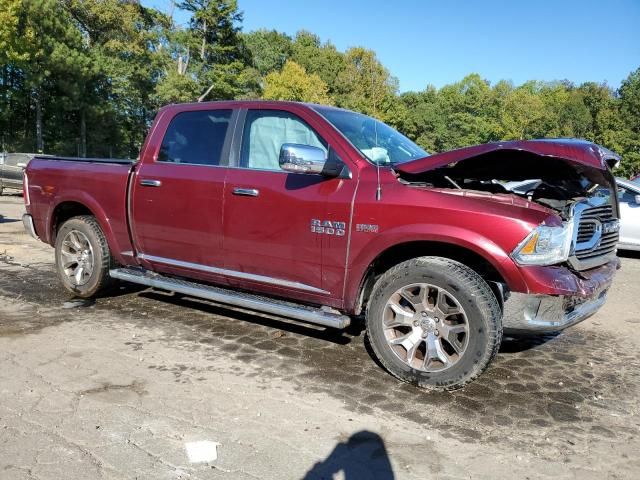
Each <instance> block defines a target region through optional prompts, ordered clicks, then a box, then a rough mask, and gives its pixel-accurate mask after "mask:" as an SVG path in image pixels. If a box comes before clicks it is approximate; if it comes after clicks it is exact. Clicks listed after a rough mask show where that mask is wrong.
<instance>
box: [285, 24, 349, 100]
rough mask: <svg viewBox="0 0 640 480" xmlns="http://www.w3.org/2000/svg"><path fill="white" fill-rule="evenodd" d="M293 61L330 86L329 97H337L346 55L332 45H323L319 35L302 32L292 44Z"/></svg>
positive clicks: (327, 43) (328, 43)
mask: <svg viewBox="0 0 640 480" xmlns="http://www.w3.org/2000/svg"><path fill="white" fill-rule="evenodd" d="M290 58H291V60H293V61H294V62H296V63H297V64H298V65H300V66H302V67H304V69H305V70H306V71H307V72H308V73H315V74H316V75H318V76H319V77H320V78H321V79H322V80H323V81H324V82H325V83H326V84H327V86H328V88H329V95H331V96H336V94H337V89H338V85H337V82H338V75H339V74H340V72H342V70H343V69H344V67H345V65H344V54H343V53H341V52H339V51H338V50H337V49H336V47H335V46H334V45H333V44H332V43H330V42H326V43H324V44H323V43H322V42H321V41H320V37H318V36H317V35H315V34H313V33H311V32H307V31H305V30H302V31H300V32H298V33H297V34H296V36H295V38H294V40H293V43H292V44H291V57H290Z"/></svg>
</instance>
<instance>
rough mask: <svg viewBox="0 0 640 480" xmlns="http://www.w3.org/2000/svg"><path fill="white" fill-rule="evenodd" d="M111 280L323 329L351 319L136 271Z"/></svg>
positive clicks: (119, 272)
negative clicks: (292, 320)
mask: <svg viewBox="0 0 640 480" xmlns="http://www.w3.org/2000/svg"><path fill="white" fill-rule="evenodd" d="M109 275H110V276H111V277H112V278H117V279H119V280H125V281H127V282H131V283H138V284H140V285H146V286H148V287H154V288H159V289H161V290H168V291H170V292H177V293H182V294H183V295H188V296H190V297H198V298H204V299H207V300H212V301H214V302H219V303H224V304H227V305H233V306H236V307H242V308H246V309H249V310H255V311H258V312H264V313H271V314H273V315H279V316H281V317H287V318H293V319H295V320H300V321H303V322H307V323H314V324H316V325H324V326H326V327H332V328H339V329H344V328H347V327H348V326H349V324H350V322H351V319H350V318H349V317H348V316H346V315H342V314H340V313H339V312H337V311H331V310H325V308H327V307H323V308H314V307H308V306H305V305H298V304H296V303H291V302H286V301H283V300H275V299H273V298H268V297H262V296H259V295H253V294H251V293H243V292H236V291H233V290H227V289H224V288H219V287H213V286H210V285H204V284H201V283H195V282H190V281H187V280H182V279H178V278H173V277H167V276H164V275H160V274H158V273H154V272H150V271H148V270H143V269H137V268H116V269H114V270H110V271H109Z"/></svg>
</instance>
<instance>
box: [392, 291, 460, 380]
mask: <svg viewBox="0 0 640 480" xmlns="http://www.w3.org/2000/svg"><path fill="white" fill-rule="evenodd" d="M382 321H383V329H384V335H385V338H386V340H387V343H388V344H389V346H390V347H391V350H392V351H393V353H394V354H395V355H396V356H397V357H398V358H399V359H400V360H401V361H402V362H404V363H405V364H406V365H408V366H410V367H411V368H414V369H416V370H420V371H423V372H440V371H443V370H446V369H448V368H451V367H452V366H453V365H455V364H456V363H457V362H458V361H459V360H460V359H461V358H462V356H463V355H464V352H465V350H466V349H467V344H468V343H469V321H468V319H467V315H466V314H465V312H464V310H463V308H462V306H461V305H460V303H459V302H458V301H457V300H456V299H455V298H454V297H453V295H451V294H450V293H449V292H447V291H446V290H444V289H443V288H440V287H437V286H435V285H430V284H427V283H414V284H411V285H407V286H405V287H402V288H401V289H399V290H397V291H396V292H395V293H394V294H393V295H391V297H390V298H389V300H388V301H387V304H386V305H385V308H384V313H383V319H382Z"/></svg>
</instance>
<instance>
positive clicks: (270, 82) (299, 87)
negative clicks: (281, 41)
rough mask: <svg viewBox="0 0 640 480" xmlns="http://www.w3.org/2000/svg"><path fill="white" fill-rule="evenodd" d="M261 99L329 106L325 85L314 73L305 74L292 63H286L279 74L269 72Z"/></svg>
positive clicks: (303, 70) (329, 100)
mask: <svg viewBox="0 0 640 480" xmlns="http://www.w3.org/2000/svg"><path fill="white" fill-rule="evenodd" d="M263 98H264V99H266V100H289V101H296V102H312V103H322V104H330V103H331V98H330V97H329V95H328V87H327V84H326V83H324V82H323V81H322V79H321V78H320V77H319V76H318V75H316V74H315V73H311V74H309V73H307V72H306V71H305V69H304V68H303V67H301V66H300V65H298V64H297V63H295V62H294V61H291V60H289V61H287V62H286V63H285V64H284V67H283V68H282V71H281V72H271V73H270V74H268V75H267V76H266V78H265V85H264V94H263Z"/></svg>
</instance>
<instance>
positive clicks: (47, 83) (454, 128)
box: [0, 0, 640, 175]
mask: <svg viewBox="0 0 640 480" xmlns="http://www.w3.org/2000/svg"><path fill="white" fill-rule="evenodd" d="M174 5H175V8H178V9H182V10H185V11H187V12H189V13H190V21H189V24H188V25H186V26H179V25H176V23H175V22H174V21H173V19H172V17H173V15H172V14H171V13H172V12H169V13H163V12H160V11H158V10H156V9H153V8H148V7H144V6H142V5H140V3H139V2H138V1H137V0H0V142H2V145H1V147H2V149H3V150H5V151H36V152H44V153H53V154H58V155H78V156H121V157H132V158H135V157H136V156H137V153H138V149H139V148H140V145H141V143H142V141H143V140H144V136H145V134H146V131H147V129H148V127H149V125H150V122H151V121H152V119H153V116H154V115H155V113H156V112H157V110H158V108H159V107H161V106H162V105H165V104H167V103H174V102H187V101H196V100H221V99H250V98H264V99H275V100H296V101H307V102H316V103H324V104H332V105H336V106H340V107H344V108H349V109H352V110H356V111H360V112H363V113H366V114H369V115H372V116H375V117H377V118H380V119H381V120H383V121H385V122H387V123H389V124H391V125H393V126H394V127H396V128H398V129H399V130H400V131H402V132H403V133H405V134H406V135H407V136H409V137H410V138H412V139H413V140H415V141H416V142H417V143H418V144H420V145H421V146H422V147H424V148H425V149H426V150H427V151H431V152H440V151H444V150H449V149H453V148H458V147H462V146H466V145H471V144H476V143H483V142H490V141H497V140H502V139H504V140H511V139H528V138H541V137H578V138H585V139H588V140H592V141H594V142H596V143H598V144H601V145H603V146H605V147H607V148H610V149H612V150H614V151H616V152H617V153H619V154H621V155H622V156H623V163H622V165H621V167H620V169H619V172H617V173H619V174H621V175H630V174H634V173H639V172H640V68H638V69H637V70H635V71H634V72H631V73H630V74H629V76H628V77H627V78H626V79H625V80H624V81H623V82H622V83H621V85H619V86H618V87H617V88H613V87H611V86H609V85H606V84H602V83H596V82H586V83H583V84H580V85H576V84H574V83H572V82H570V81H568V80H563V81H553V82H543V81H529V82H526V83H524V84H522V85H517V86H516V85H514V84H513V83H512V82H510V81H506V80H503V81H500V82H497V83H495V84H494V85H491V84H490V83H489V82H488V81H486V80H484V79H483V78H482V77H481V76H480V75H478V74H476V73H473V74H470V75H468V76H466V77H465V78H463V79H462V80H460V81H459V82H456V83H453V84H450V85H446V86H444V87H442V88H439V89H438V88H435V87H433V86H427V87H426V88H425V89H424V90H423V91H420V92H405V93H401V94H400V93H399V91H398V81H397V79H396V78H395V77H393V76H392V75H391V73H390V72H389V71H388V70H387V68H385V66H384V65H383V64H382V63H381V62H380V61H379V59H378V58H377V57H376V54H375V52H373V51H372V50H369V49H366V48H362V47H353V48H349V49H348V50H346V51H344V52H342V51H339V50H338V49H337V48H336V47H335V46H334V45H333V44H332V43H331V42H328V41H325V42H323V41H322V40H321V39H320V38H319V37H318V36H317V35H315V34H313V33H311V32H307V31H300V32H298V33H297V34H296V35H295V36H289V35H286V34H284V33H281V32H278V31H275V30H258V31H253V32H243V31H242V19H243V17H242V12H241V11H240V10H239V9H238V5H237V2H236V0H181V1H178V2H177V3H175V4H174ZM427 82H428V79H425V84H427Z"/></svg>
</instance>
